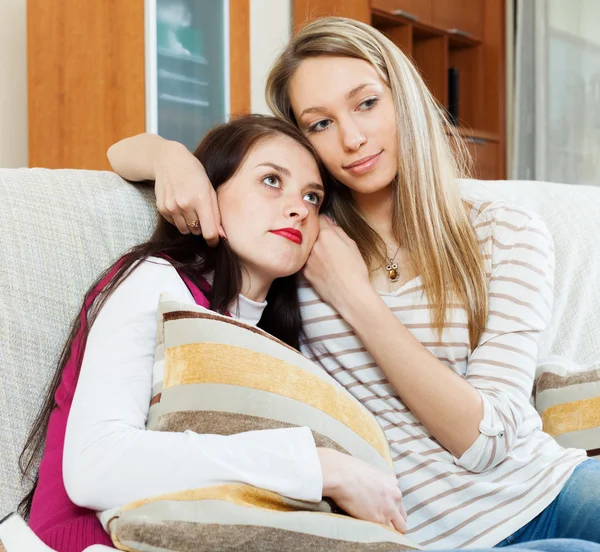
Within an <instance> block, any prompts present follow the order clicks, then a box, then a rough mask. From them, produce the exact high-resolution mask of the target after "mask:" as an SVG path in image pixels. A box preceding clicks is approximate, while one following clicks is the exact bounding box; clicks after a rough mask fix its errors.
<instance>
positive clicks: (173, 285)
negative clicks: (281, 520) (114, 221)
mask: <svg viewBox="0 0 600 552" xmlns="http://www.w3.org/2000/svg"><path fill="white" fill-rule="evenodd" d="M162 292H169V293H171V294H173V295H174V296H175V297H176V298H178V299H179V300H182V301H190V302H193V298H192V296H191V294H190V293H189V291H188V290H187V288H186V286H185V284H184V283H183V282H182V280H181V279H180V277H179V275H178V274H177V272H176V271H175V269H174V268H173V267H172V266H170V265H168V264H167V263H164V262H162V264H157V263H156V262H154V261H153V262H145V263H142V265H140V266H139V267H137V268H136V269H135V270H134V271H133V272H132V273H131V274H130V275H129V276H128V278H127V279H126V280H125V281H124V282H122V283H121V284H120V285H119V287H118V288H117V289H116V290H115V291H114V293H113V294H112V295H111V296H110V298H109V299H108V300H107V301H106V303H105V304H104V306H103V307H102V309H101V310H100V312H99V313H98V317H97V319H96V321H95V323H94V325H93V326H92V329H91V331H90V334H89V337H88V342H87V345H86V350H85V355H84V359H83V363H82V366H81V373H80V376H79V381H78V384H77V388H76V391H75V395H74V398H73V405H72V408H71V412H70V414H69V421H68V425H67V433H66V438H65V447H64V461H63V475H64V481H65V487H66V490H67V492H68V494H69V497H70V498H71V500H72V501H73V502H74V503H76V504H78V505H80V506H83V507H87V508H91V509H93V510H105V509H109V508H113V507H116V506H122V505H123V504H126V503H128V502H131V501H134V500H137V499H141V498H145V497H148V496H155V495H160V494H163V493H168V492H174V491H178V490H184V489H190V488H196V487H202V486H206V485H215V484H219V483H226V482H241V483H247V484H249V485H253V486H255V487H259V488H263V489H267V490H270V491H273V492H277V493H279V494H281V495H283V496H287V497H290V498H295V499H298V500H306V501H310V502H318V501H319V500H320V499H321V497H322V496H329V497H331V498H332V499H333V500H334V501H335V502H336V503H338V504H339V505H340V506H341V507H342V508H344V510H345V511H347V512H349V513H350V514H351V515H354V516H355V517H358V518H360V519H365V520H369V521H376V522H379V523H383V524H386V525H389V526H391V527H394V528H396V529H398V530H400V531H404V530H405V529H406V525H405V521H404V520H405V518H406V512H405V510H404V506H403V504H402V494H401V493H400V491H399V489H398V485H397V482H396V478H395V476H394V474H393V473H392V472H383V471H381V470H379V469H375V468H373V467H371V466H370V465H368V464H366V463H365V462H363V461H362V460H359V459H355V458H352V457H350V456H348V455H346V454H342V453H339V452H337V451H335V450H331V449H317V448H316V446H315V442H314V439H313V436H312V432H311V431H310V429H308V428H307V427H298V428H289V429H273V430H262V431H252V432H246V433H241V434H235V435H228V436H221V435H201V434H198V433H194V432H191V431H186V432H184V433H168V432H158V431H148V430H146V421H147V416H148V410H149V404H150V400H151V393H152V370H153V364H154V349H155V342H156V329H157V322H156V320H157V305H158V299H159V296H160V293H162Z"/></svg>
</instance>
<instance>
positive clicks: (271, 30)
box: [250, 0, 293, 113]
mask: <svg viewBox="0 0 600 552" xmlns="http://www.w3.org/2000/svg"><path fill="white" fill-rule="evenodd" d="M292 2H293V0H250V104H251V109H252V112H253V113H270V111H269V108H268V107H267V103H266V102H265V82H266V79H267V74H268V72H269V69H270V68H271V65H272V64H273V61H274V60H275V57H276V56H277V54H278V53H279V51H280V50H281V49H282V48H283V46H284V45H285V44H286V43H287V42H288V40H289V39H290V36H291V32H292V17H293V15H292Z"/></svg>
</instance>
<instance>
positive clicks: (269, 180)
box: [263, 174, 280, 188]
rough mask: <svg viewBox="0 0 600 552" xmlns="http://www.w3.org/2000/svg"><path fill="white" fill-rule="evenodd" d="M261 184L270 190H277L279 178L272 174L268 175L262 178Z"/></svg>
mask: <svg viewBox="0 0 600 552" xmlns="http://www.w3.org/2000/svg"><path fill="white" fill-rule="evenodd" d="M263 183H264V184H265V185H267V186H270V187H271V188H279V184H280V181H279V177H278V176H277V175H274V174H268V175H267V176H265V177H264V178H263Z"/></svg>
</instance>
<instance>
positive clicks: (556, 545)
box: [435, 462, 600, 552]
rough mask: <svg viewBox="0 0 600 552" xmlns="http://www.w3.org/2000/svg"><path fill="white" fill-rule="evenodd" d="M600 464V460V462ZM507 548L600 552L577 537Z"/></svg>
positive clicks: (489, 551) (481, 550) (480, 550)
mask: <svg viewBox="0 0 600 552" xmlns="http://www.w3.org/2000/svg"><path fill="white" fill-rule="evenodd" d="M599 464H600V462H599ZM506 549H507V550H518V551H519V552H524V551H528V550H529V551H533V550H536V551H538V552H600V544H596V543H595V542H589V541H584V540H577V539H548V540H537V541H531V542H523V543H521V544H513V545H508V546H506ZM494 550H496V549H495V548H478V549H475V550H469V552H493V551H494ZM435 552H451V551H449V550H448V551H444V550H440V551H435Z"/></svg>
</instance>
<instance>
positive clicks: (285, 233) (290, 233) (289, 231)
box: [271, 228, 302, 245]
mask: <svg viewBox="0 0 600 552" xmlns="http://www.w3.org/2000/svg"><path fill="white" fill-rule="evenodd" d="M271 233H272V234H277V235H278V236H281V237H283V238H287V239H288V240H290V241H293V242H294V243H297V244H298V245H300V244H301V243H302V232H300V230H296V229H295V228H280V229H279V230H271Z"/></svg>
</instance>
